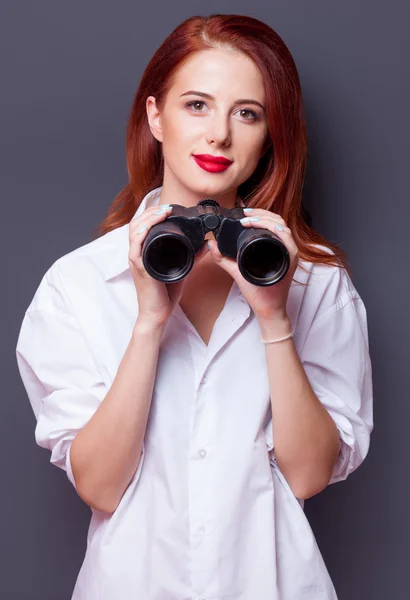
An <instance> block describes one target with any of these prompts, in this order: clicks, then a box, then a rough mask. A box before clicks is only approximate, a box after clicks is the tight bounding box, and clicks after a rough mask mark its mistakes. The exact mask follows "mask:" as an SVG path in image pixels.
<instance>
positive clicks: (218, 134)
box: [206, 113, 231, 147]
mask: <svg viewBox="0 0 410 600" xmlns="http://www.w3.org/2000/svg"><path fill="white" fill-rule="evenodd" d="M206 141H207V142H208V144H212V143H213V144H216V145H217V146H224V147H226V146H229V145H230V144H231V126H230V122H229V117H225V116H224V115H222V114H219V115H218V114H216V113H215V114H214V115H213V117H212V119H210V120H209V121H208V123H207V129H206Z"/></svg>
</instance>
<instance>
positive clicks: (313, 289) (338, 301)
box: [298, 244, 361, 319]
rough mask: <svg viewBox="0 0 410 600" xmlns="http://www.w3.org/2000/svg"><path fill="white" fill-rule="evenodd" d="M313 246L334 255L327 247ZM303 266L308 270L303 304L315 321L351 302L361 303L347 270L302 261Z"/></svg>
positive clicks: (304, 273) (304, 274) (305, 274)
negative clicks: (357, 301)
mask: <svg viewBox="0 0 410 600" xmlns="http://www.w3.org/2000/svg"><path fill="white" fill-rule="evenodd" d="M313 245H314V246H315V247H317V248H320V249H323V250H325V251H326V252H328V253H329V254H333V255H334V252H333V251H332V250H331V249H330V248H329V247H327V246H324V245H321V244H313ZM301 264H303V267H304V268H305V269H306V272H303V278H304V283H306V289H305V292H304V299H303V303H304V305H305V308H308V309H309V310H308V311H307V312H309V313H310V314H311V315H312V313H313V314H314V317H315V319H317V318H318V317H320V316H322V315H324V314H325V313H326V314H327V313H330V312H337V311H338V310H340V309H341V308H343V306H345V305H346V304H348V303H350V302H351V301H354V300H359V301H361V298H360V295H359V293H358V291H357V290H356V288H355V286H354V283H353V281H352V279H351V277H350V276H349V274H348V272H347V271H346V269H345V268H343V267H341V266H334V265H327V264H324V263H312V262H310V261H301ZM298 272H300V271H298Z"/></svg>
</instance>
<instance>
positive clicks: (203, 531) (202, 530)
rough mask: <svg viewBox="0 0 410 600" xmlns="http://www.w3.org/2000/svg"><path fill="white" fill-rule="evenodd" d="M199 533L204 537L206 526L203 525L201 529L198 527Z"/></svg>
mask: <svg viewBox="0 0 410 600" xmlns="http://www.w3.org/2000/svg"><path fill="white" fill-rule="evenodd" d="M198 533H200V534H201V535H203V534H204V533H205V526H204V525H201V527H198Z"/></svg>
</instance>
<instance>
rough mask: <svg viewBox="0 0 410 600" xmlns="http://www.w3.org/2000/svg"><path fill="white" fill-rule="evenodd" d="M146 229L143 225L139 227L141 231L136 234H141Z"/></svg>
mask: <svg viewBox="0 0 410 600" xmlns="http://www.w3.org/2000/svg"><path fill="white" fill-rule="evenodd" d="M146 228H147V226H146V225H143V226H142V227H141V229H140V230H139V231H138V233H143V232H144V231H145V230H146Z"/></svg>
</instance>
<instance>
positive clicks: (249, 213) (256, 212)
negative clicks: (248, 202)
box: [243, 208, 286, 225]
mask: <svg viewBox="0 0 410 600" xmlns="http://www.w3.org/2000/svg"><path fill="white" fill-rule="evenodd" d="M243 212H244V214H245V217H259V218H269V217H273V218H274V219H275V221H277V222H278V223H280V224H281V225H286V222H285V220H284V219H283V217H282V216H281V215H278V214H276V213H274V212H272V211H270V210H265V209H263V208H244V209H243Z"/></svg>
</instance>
